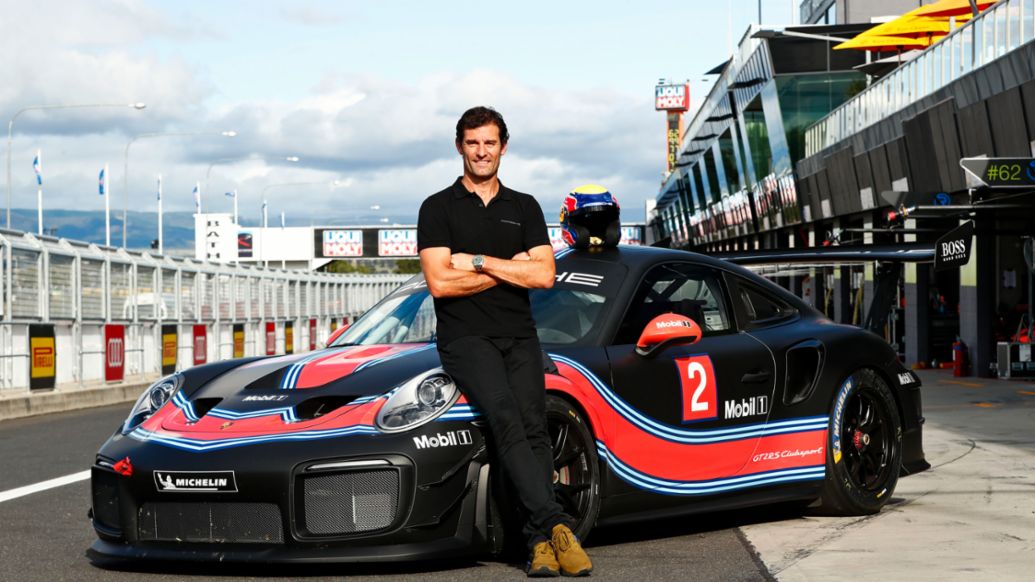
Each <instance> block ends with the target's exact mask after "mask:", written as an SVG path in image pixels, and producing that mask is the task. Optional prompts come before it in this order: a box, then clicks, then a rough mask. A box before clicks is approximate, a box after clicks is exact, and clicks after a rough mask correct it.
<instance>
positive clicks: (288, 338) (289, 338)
mask: <svg viewBox="0 0 1035 582" xmlns="http://www.w3.org/2000/svg"><path fill="white" fill-rule="evenodd" d="M284 353H285V354H293V353H295V322H293V321H285V322H284Z"/></svg>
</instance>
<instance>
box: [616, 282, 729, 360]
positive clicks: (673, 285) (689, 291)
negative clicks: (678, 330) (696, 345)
mask: <svg viewBox="0 0 1035 582" xmlns="http://www.w3.org/2000/svg"><path fill="white" fill-rule="evenodd" d="M721 280H722V278H721V276H720V275H719V274H718V273H717V272H716V271H713V270H711V269H708V268H706V267H700V266H696V265H690V264H687V263H669V264H664V265H658V266H657V267H654V268H652V269H651V270H650V271H649V272H648V273H647V276H646V277H644V279H643V281H642V282H641V283H640V286H639V288H637V290H636V294H635V295H634V296H633V299H632V302H631V303H630V304H629V309H628V311H626V313H625V318H624V319H623V320H622V323H621V325H620V326H619V327H618V333H617V334H615V340H614V344H615V345H622V344H633V343H636V341H637V340H638V339H639V338H640V334H641V333H643V328H644V327H646V326H647V324H648V323H650V321H651V320H652V319H654V318H655V317H657V316H659V315H661V314H663V313H678V314H679V315H685V316H686V317H689V318H690V319H692V320H694V321H695V322H697V324H698V325H699V326H701V330H702V331H703V332H704V335H705V336H709V335H714V334H717V333H722V332H726V331H729V330H730V328H731V324H730V316H729V309H728V306H727V305H726V302H725V301H724V299H723V294H722V284H721Z"/></svg>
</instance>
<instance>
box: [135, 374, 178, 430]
mask: <svg viewBox="0 0 1035 582" xmlns="http://www.w3.org/2000/svg"><path fill="white" fill-rule="evenodd" d="M182 386H183V375H182V374H178V373H177V374H172V375H170V376H166V377H165V378H162V379H161V380H159V381H157V382H155V383H154V384H151V385H150V386H149V387H148V388H147V390H144V393H143V394H141V395H140V398H137V403H136V404H134V405H133V409H132V410H131V411H130V412H129V416H127V417H126V422H124V423H123V424H122V432H123V434H125V433H127V432H129V431H131V430H133V429H134V428H136V427H138V426H140V423H142V422H144V421H145V420H147V419H148V418H149V417H150V416H151V415H152V414H154V413H155V412H158V409H159V408H161V407H163V406H165V403H166V402H168V401H169V399H170V398H172V397H173V395H174V394H176V391H177V390H179V389H180V387H182Z"/></svg>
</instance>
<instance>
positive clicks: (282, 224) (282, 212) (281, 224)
mask: <svg viewBox="0 0 1035 582" xmlns="http://www.w3.org/2000/svg"><path fill="white" fill-rule="evenodd" d="M280 228H284V211H283V210H281V211H280Z"/></svg>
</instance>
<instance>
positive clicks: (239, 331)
mask: <svg viewBox="0 0 1035 582" xmlns="http://www.w3.org/2000/svg"><path fill="white" fill-rule="evenodd" d="M234 357H235V358H243V357H244V324H243V323H235V324H234Z"/></svg>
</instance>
